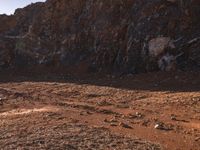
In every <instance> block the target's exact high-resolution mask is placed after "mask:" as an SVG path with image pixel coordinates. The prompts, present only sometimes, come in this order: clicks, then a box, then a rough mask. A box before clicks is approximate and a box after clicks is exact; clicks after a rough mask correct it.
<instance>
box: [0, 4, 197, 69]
mask: <svg viewBox="0 0 200 150" xmlns="http://www.w3.org/2000/svg"><path fill="white" fill-rule="evenodd" d="M0 53H1V55H0V67H1V68H11V67H30V66H36V67H37V66H44V67H49V66H51V67H58V68H59V67H65V68H76V69H79V70H81V72H99V71H109V72H120V73H138V72H146V71H154V70H159V69H160V70H173V69H199V68H200V1H199V0H185V1H183V0H67V1H66V0H47V1H46V2H45V3H36V4H32V5H29V6H27V7H26V8H23V9H18V10H16V12H15V14H14V15H13V16H5V15H2V16H0Z"/></svg>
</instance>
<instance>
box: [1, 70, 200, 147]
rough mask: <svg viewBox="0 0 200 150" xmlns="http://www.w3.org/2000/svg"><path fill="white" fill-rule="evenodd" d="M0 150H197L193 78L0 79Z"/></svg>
mask: <svg viewBox="0 0 200 150" xmlns="http://www.w3.org/2000/svg"><path fill="white" fill-rule="evenodd" d="M0 149H2V150H4V149H5V150H6V149H19V150H21V149H54V150H55V149H67V150H73V149H74V150H82V149H87V150H98V149H102V150H112V149H113V150H114V149H116V150H123V149H130V150H131V149H135V150H138V149H139V150H159V149H167V150H200V74H199V73H192V72H191V73H182V72H177V73H149V74H141V75H135V76H126V77H125V76H124V77H112V76H107V77H101V78H100V77H98V76H96V77H92V78H91V77H89V76H87V77H84V78H81V79H80V78H76V77H73V78H71V77H70V76H64V75H62V76H57V78H55V77H54V78H52V77H50V76H45V77H44V76H43V77H42V76H36V77H34V78H30V77H25V76H13V75H11V76H9V75H0Z"/></svg>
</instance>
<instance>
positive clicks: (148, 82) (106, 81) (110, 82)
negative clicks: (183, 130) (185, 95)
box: [0, 71, 200, 92]
mask: <svg viewBox="0 0 200 150" xmlns="http://www.w3.org/2000/svg"><path fill="white" fill-rule="evenodd" d="M9 82H11V83H13V82H58V83H75V84H78V85H81V84H88V85H96V86H108V87H114V88H119V89H127V90H146V91H170V92H198V91H199V92H200V72H181V71H179V72H154V73H146V74H137V75H124V76H112V75H99V74H98V75H97V74H73V75H72V74H67V73H65V74H63V73H42V72H34V73H33V72H30V71H29V72H23V73H22V72H20V73H19V72H18V71H13V72H10V71H4V72H0V83H9Z"/></svg>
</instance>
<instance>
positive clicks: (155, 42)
mask: <svg viewBox="0 0 200 150" xmlns="http://www.w3.org/2000/svg"><path fill="white" fill-rule="evenodd" d="M167 47H170V48H175V46H174V44H173V42H172V41H171V39H170V38H169V37H158V38H155V39H152V40H150V41H149V54H150V55H151V56H152V57H157V56H159V55H160V54H162V53H163V52H164V51H165V49H166V48H167Z"/></svg>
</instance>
